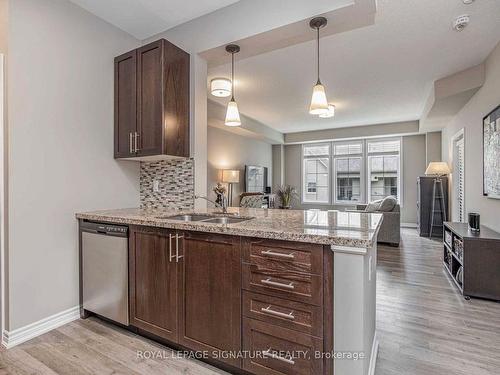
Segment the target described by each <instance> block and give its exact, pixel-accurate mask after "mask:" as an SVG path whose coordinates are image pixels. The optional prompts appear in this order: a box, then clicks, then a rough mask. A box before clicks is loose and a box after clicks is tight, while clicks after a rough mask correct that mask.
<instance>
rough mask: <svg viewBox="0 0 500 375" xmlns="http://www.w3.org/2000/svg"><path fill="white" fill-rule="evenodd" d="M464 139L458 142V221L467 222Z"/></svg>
mask: <svg viewBox="0 0 500 375" xmlns="http://www.w3.org/2000/svg"><path fill="white" fill-rule="evenodd" d="M464 146H465V145H464V139H463V138H461V139H459V140H458V141H457V142H456V152H457V153H456V155H457V164H456V165H457V170H456V173H457V184H456V189H457V191H456V197H457V208H458V219H459V221H460V222H464V221H465V202H464V201H465V165H464V163H465V160H464V156H465V155H464V151H465V150H464Z"/></svg>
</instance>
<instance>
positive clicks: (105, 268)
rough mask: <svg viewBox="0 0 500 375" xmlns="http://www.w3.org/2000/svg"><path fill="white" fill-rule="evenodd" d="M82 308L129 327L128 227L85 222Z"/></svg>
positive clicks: (82, 229) (82, 260)
mask: <svg viewBox="0 0 500 375" xmlns="http://www.w3.org/2000/svg"><path fill="white" fill-rule="evenodd" d="M80 231H81V247H82V248H81V251H82V254H81V262H82V264H81V272H82V278H81V280H82V289H81V290H82V305H83V308H84V309H85V310H87V311H90V312H93V313H96V314H98V315H101V316H103V317H105V318H108V319H111V320H113V321H115V322H118V323H121V324H124V325H128V324H129V315H128V227H126V226H122V225H113V224H102V223H93V222H86V221H82V222H81V223H80Z"/></svg>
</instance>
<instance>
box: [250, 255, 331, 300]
mask: <svg viewBox="0 0 500 375" xmlns="http://www.w3.org/2000/svg"><path fill="white" fill-rule="evenodd" d="M321 280H322V277H321V276H318V275H311V274H307V273H298V272H291V271H281V270H276V269H272V268H265V267H264V266H256V265H251V264H248V263H243V289H246V290H249V291H252V292H260V293H264V294H268V295H272V296H276V297H283V298H286V299H291V300H294V301H299V302H305V303H310V304H313V305H317V306H321V304H322V301H323V285H322V282H321Z"/></svg>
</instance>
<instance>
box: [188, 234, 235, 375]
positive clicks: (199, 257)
mask: <svg viewBox="0 0 500 375" xmlns="http://www.w3.org/2000/svg"><path fill="white" fill-rule="evenodd" d="M182 248H183V249H182V251H183V255H184V258H183V259H182V266H181V267H182V271H181V272H182V276H181V280H182V282H181V285H180V286H179V290H180V294H179V297H180V302H179V307H180V309H179V312H180V314H179V325H180V327H179V341H178V342H179V344H181V345H183V346H186V347H188V348H191V349H193V350H199V351H205V350H206V351H209V352H213V351H228V352H229V351H235V352H236V351H238V350H240V349H241V247H240V238H239V237H237V236H224V235H219V234H207V233H196V232H185V233H184V238H183V242H182ZM219 360H220V361H222V362H226V363H228V364H230V365H233V366H236V367H239V366H240V360H239V359H237V358H219Z"/></svg>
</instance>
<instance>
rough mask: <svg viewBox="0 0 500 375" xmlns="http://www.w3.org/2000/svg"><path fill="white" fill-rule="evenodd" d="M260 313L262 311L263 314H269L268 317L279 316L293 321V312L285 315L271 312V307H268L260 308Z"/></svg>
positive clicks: (274, 311)
mask: <svg viewBox="0 0 500 375" xmlns="http://www.w3.org/2000/svg"><path fill="white" fill-rule="evenodd" d="M260 311H262V312H263V313H266V314H269V315H275V316H279V317H280V318H285V319H291V320H294V319H295V316H294V315H293V311H290V313H288V314H285V313H282V312H279V311H276V310H272V309H271V305H269V306H267V307H262V308H261V309H260Z"/></svg>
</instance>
